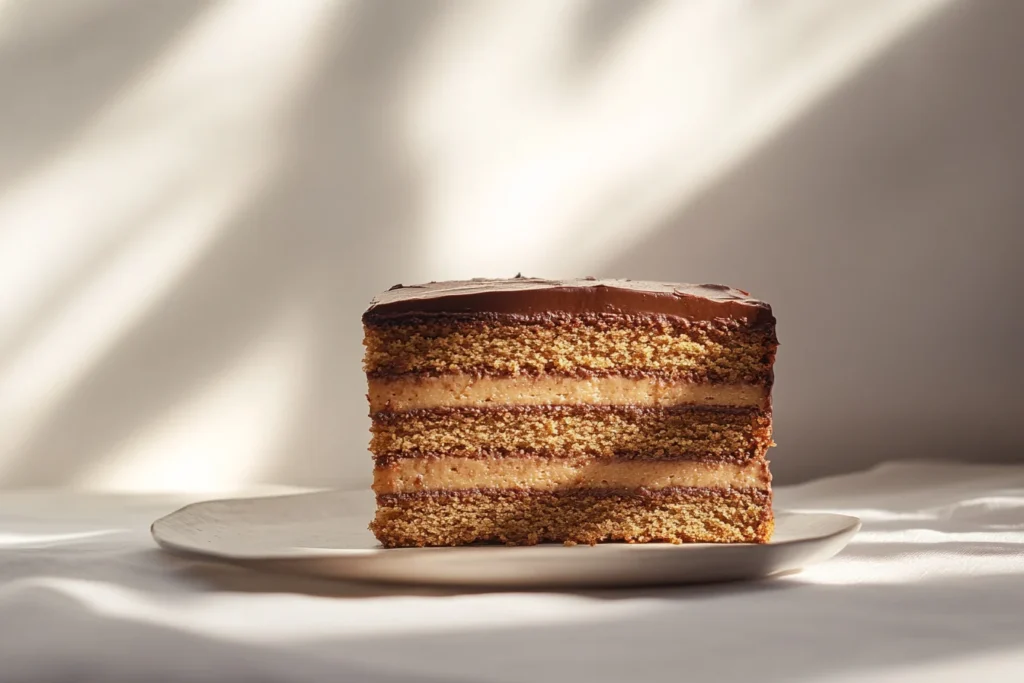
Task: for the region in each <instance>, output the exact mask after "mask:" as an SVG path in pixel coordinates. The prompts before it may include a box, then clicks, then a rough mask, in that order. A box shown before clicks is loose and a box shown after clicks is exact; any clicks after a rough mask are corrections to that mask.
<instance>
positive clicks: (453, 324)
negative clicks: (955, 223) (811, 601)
mask: <svg viewBox="0 0 1024 683" xmlns="http://www.w3.org/2000/svg"><path fill="white" fill-rule="evenodd" d="M363 326H364V330H365V342H364V343H365V347H366V355H365V359H364V367H365V370H366V374H367V380H368V385H369V392H368V398H369V403H370V415H371V418H372V423H373V427H372V432H373V435H372V440H371V444H370V450H371V451H372V453H373V456H374V460H375V467H374V482H373V489H374V492H375V493H376V496H377V513H376V517H375V519H374V520H373V522H372V523H371V525H370V528H371V530H372V531H373V533H374V534H375V535H376V537H377V539H378V540H379V541H380V542H381V544H383V545H384V546H386V547H406V546H450V545H465V544H470V543H506V544H513V545H525V544H535V543H541V542H563V543H570V544H571V543H589V544H594V543H600V542H606V541H626V542H652V541H667V542H672V543H683V542H755V543H763V542H766V541H768V540H769V538H770V537H771V533H772V528H773V517H772V507H771V504H772V493H771V475H770V473H769V470H768V461H767V459H766V452H767V450H768V448H769V447H770V446H772V445H773V444H772V417H771V388H772V381H773V370H772V367H773V363H774V359H775V350H776V347H777V346H778V342H777V340H776V336H775V318H774V316H773V315H772V312H771V307H769V306H768V304H765V303H763V302H761V301H758V300H756V299H753V298H751V297H750V296H749V295H748V294H747V293H746V292H743V291H740V290H736V289H731V288H729V287H724V286H721V285H683V284H667V283H652V282H635V281H629V280H595V279H593V278H587V279H579V280H539V279H533V278H521V277H519V278H514V279H510V280H483V279H481V280H472V281H465V282H436V283H430V284H427V285H417V286H402V285H396V286H395V287H393V288H392V289H391V290H389V291H388V292H385V293H384V294H381V295H380V296H378V297H377V298H375V299H374V301H373V302H372V304H371V305H370V307H369V309H368V310H367V311H366V313H364V315H363Z"/></svg>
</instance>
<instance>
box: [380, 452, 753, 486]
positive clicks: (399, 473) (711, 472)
mask: <svg viewBox="0 0 1024 683" xmlns="http://www.w3.org/2000/svg"><path fill="white" fill-rule="evenodd" d="M770 482H771V475H770V474H769V473H768V464H767V463H766V462H765V461H763V460H757V461H753V462H749V463H743V464H736V463H729V462H694V461H685V460H674V461H652V460H603V459H589V458H581V459H574V460H562V459H559V460H552V459H545V458H533V457H524V458H493V459H492V458H485V459H480V460H477V459H468V458H450V457H440V458H408V459H403V460H398V461H395V462H393V463H391V464H389V465H386V466H384V467H378V468H377V469H375V470H374V473H373V490H374V491H375V492H376V493H378V494H388V493H415V492H417V491H437V490H465V489H477V488H481V489H489V488H497V489H506V488H507V489H528V490H533V491H553V490H557V489H567V488H590V489H609V488H610V489H636V488H641V487H642V488H647V489H660V488H669V487H677V486H685V487H712V488H725V487H730V486H731V487H735V488H753V489H767V488H768V487H769V484H770Z"/></svg>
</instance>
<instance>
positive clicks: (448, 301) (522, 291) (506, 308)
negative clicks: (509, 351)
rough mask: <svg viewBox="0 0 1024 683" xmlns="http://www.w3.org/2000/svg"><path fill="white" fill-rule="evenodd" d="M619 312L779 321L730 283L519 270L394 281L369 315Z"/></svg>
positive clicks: (365, 316) (377, 317) (367, 318)
mask: <svg viewBox="0 0 1024 683" xmlns="http://www.w3.org/2000/svg"><path fill="white" fill-rule="evenodd" d="M446 313H448V314H472V313H498V314H508V315H529V316H532V315H538V314H544V313H569V314H581V313H618V314H635V315H642V314H653V315H669V316H678V317H681V318H689V319H692V320H714V319H718V318H732V319H736V320H742V321H745V322H747V323H748V324H750V325H751V326H757V327H760V326H770V325H774V323H775V318H774V317H773V316H772V309H771V306H769V305H768V304H766V303H764V302H763V301H759V300H757V299H754V298H753V297H751V296H750V294H748V293H747V292H744V291H743V290H740V289H733V288H732V287H726V286H725V285H691V284H674V283H669V282H641V281H636V280H598V279H596V278H577V279H569V280H543V279H539V278H527V277H522V276H517V277H515V278H512V279H505V280H494V279H487V278H477V279H474V280H461V281H451V282H431V283H428V284H424V285H395V286H394V287H392V288H391V289H389V290H388V291H386V292H384V293H383V294H380V295H378V296H377V297H375V298H374V299H373V301H372V302H371V303H370V307H369V309H367V311H366V313H364V314H363V320H364V321H371V320H386V319H387V318H391V317H394V316H407V315H415V314H427V315H439V314H446Z"/></svg>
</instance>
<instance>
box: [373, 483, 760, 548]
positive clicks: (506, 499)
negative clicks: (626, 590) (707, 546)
mask: <svg viewBox="0 0 1024 683" xmlns="http://www.w3.org/2000/svg"><path fill="white" fill-rule="evenodd" d="M377 505H378V507H377V515H376V517H375V519H374V520H373V522H372V523H371V524H370V530H371V531H372V532H373V533H374V535H375V536H376V537H377V539H378V540H379V541H380V543H381V544H382V545H383V546H384V547H386V548H397V547H413V546H414V547H424V546H459V545H468V544H471V543H503V544H506V545H535V544H537V543H546V542H557V543H567V544H588V545H595V544H597V543H602V542H609V541H619V542H626V543H651V542H667V543H742V542H746V543H767V542H768V541H769V540H770V539H771V535H772V531H773V530H774V517H773V515H772V509H771V494H770V492H767V491H762V490H742V489H684V490H660V491H657V492H651V493H645V494H641V493H637V492H593V491H580V490H575V491H574V490H566V491H556V492H525V491H509V490H500V489H499V490H492V491H485V490H481V491H459V492H437V493H431V494H429V495H423V494H405V495H403V494H398V495H391V496H378V498H377Z"/></svg>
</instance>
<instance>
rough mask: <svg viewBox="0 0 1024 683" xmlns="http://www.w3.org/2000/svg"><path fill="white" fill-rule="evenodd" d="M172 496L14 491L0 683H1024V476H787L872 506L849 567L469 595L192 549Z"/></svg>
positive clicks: (811, 494) (5, 530)
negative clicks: (316, 575) (171, 547)
mask: <svg viewBox="0 0 1024 683" xmlns="http://www.w3.org/2000/svg"><path fill="white" fill-rule="evenodd" d="M185 502H188V501H187V500H186V499H184V498H175V497H154V496H149V497H145V496H137V497H123V496H121V497H118V496H106V495H98V494H91V495H89V494H75V493H68V492H61V491H23V492H8V493H3V494H0V680H2V681H5V682H8V681H10V682H16V681H93V680H95V681H106V682H109V683H115V682H119V681H139V680H152V681H224V682H229V681H245V682H247V683H252V682H254V681H350V680H351V681H370V682H376V681H485V680H486V681H530V682H531V683H542V682H545V681H552V682H558V683H564V682H565V681H576V680H580V681H584V680H585V681H593V682H600V681H615V682H616V683H621V681H623V680H627V681H629V680H634V681H678V680H688V681H695V680H716V681H732V680H736V681H740V680H758V681H823V680H828V681H914V680H921V681H929V683H935V682H937V681H964V680H974V681H1009V680H1022V679H1024V466H1012V465H1002V466H994V465H993V466H980V465H965V464H949V463H924V462H896V463H890V464H886V465H883V466H879V467H876V468H874V469H871V470H869V471H866V472H862V473H857V474H852V475H844V476H838V477H833V478H828V479H823V480H819V481H815V482H812V483H808V484H804V485H800V486H796V487H788V488H780V489H778V491H777V496H776V504H777V507H778V508H779V509H787V510H818V511H836V512H841V513H844V514H852V515H856V516H858V517H860V518H861V519H862V520H863V522H864V527H863V530H862V531H861V532H860V533H859V534H858V536H857V537H856V538H855V539H854V541H853V543H852V544H851V545H850V546H849V547H848V548H847V549H846V550H844V551H843V552H842V553H841V554H840V555H839V556H837V557H836V558H834V559H832V560H830V561H828V562H825V563H823V564H820V565H816V566H813V567H810V568H808V569H806V570H804V571H801V572H798V573H794V574H790V575H787V576H783V577H779V578H774V579H769V580H764V581H759V582H754V583H744V584H729V585H711V586H691V587H675V588H650V589H624V590H602V591H581V592H570V591H565V592H529V593H502V592H460V591H455V590H447V589H444V590H442V589H434V588H427V587H409V588H401V587H381V586H371V585H357V584H349V583H335V582H329V581H320V580H307V579H303V578H301V577H288V576H277V575H271V574H263V573H259V572H254V571H249V570H244V569H239V568H234V567H228V566H221V565H218V564H216V563H209V562H203V561H196V560H191V559H184V558H181V557H177V556H173V555H170V554H168V553H166V552H164V551H162V550H160V549H158V548H157V547H156V545H155V544H154V543H153V541H152V539H151V538H150V535H149V524H150V523H151V522H152V521H153V520H154V519H155V518H157V517H159V516H161V515H163V514H166V513H168V512H170V511H172V510H174V509H175V508H177V507H178V506H180V505H181V504H183V503H185Z"/></svg>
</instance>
